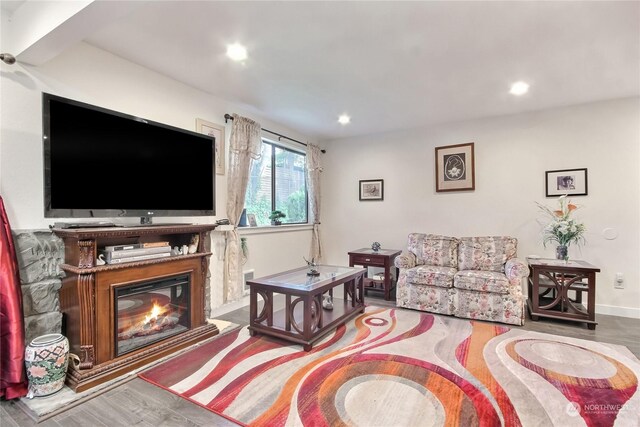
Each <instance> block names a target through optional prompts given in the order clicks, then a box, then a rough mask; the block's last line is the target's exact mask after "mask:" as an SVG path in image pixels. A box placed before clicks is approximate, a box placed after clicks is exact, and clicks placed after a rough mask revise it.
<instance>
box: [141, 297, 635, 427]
mask: <svg viewBox="0 0 640 427" xmlns="http://www.w3.org/2000/svg"><path fill="white" fill-rule="evenodd" d="M139 375H140V377H141V378H143V379H145V380H146V381H149V382H151V383H153V384H155V385H157V386H159V387H162V388H164V389H166V390H169V391H171V392H173V393H175V394H177V395H178V396H181V397H183V398H184V399H187V400H189V401H191V402H194V403H196V404H198V405H200V406H202V407H204V408H207V409H209V410H211V411H213V412H215V413H217V414H219V415H222V416H223V417H225V418H227V419H230V420H232V421H235V422H237V423H238V424H241V425H251V426H254V425H255V426H261V425H264V426H284V425H286V426H302V425H304V426H367V427H370V426H563V427H571V426H594V427H596V426H597V427H601V426H612V425H619V426H638V425H640V391H639V390H638V378H640V361H639V360H638V359H637V358H636V357H635V356H634V355H633V354H632V353H631V352H630V351H629V350H628V349H627V348H626V347H623V346H618V345H612V344H603V343H598V342H591V341H585V340H580V339H573V338H565V337H559V336H555V335H548V334H542V333H537V332H530V331H523V330H520V329H510V328H508V327H505V326H502V325H498V324H488V323H482V322H474V321H467V320H462V319H455V318H449V317H442V316H434V315H431V314H428V313H420V312H416V311H406V310H395V309H383V308H378V307H367V309H366V311H365V313H363V314H361V315H359V316H358V317H356V318H354V319H353V320H351V321H349V322H348V323H347V324H346V325H343V326H341V327H338V328H337V329H336V331H335V332H334V333H332V334H330V335H328V336H326V337H325V338H324V340H323V341H320V342H318V343H317V344H316V345H315V346H314V347H313V349H312V350H311V351H310V352H304V351H302V348H301V346H299V345H293V344H291V345H288V344H287V343H285V342H283V341H281V340H277V339H272V338H268V337H265V336H260V335H257V336H255V337H250V336H249V333H248V330H247V328H243V329H239V330H236V331H234V332H231V333H228V334H226V335H223V336H221V337H220V338H218V339H215V340H212V341H211V342H209V343H207V344H204V345H201V346H199V347H198V348H197V349H195V350H193V351H190V352H187V353H185V354H182V355H180V356H178V357H176V358H174V359H171V360H169V361H167V362H164V363H163V364H161V365H157V366H155V367H153V368H151V369H150V370H148V371H146V372H143V373H141V374H139Z"/></svg>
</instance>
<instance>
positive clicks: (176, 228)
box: [52, 224, 218, 392]
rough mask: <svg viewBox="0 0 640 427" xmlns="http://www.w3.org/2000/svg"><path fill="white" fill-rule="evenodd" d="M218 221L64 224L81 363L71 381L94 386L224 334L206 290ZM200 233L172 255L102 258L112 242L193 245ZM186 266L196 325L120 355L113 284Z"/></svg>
mask: <svg viewBox="0 0 640 427" xmlns="http://www.w3.org/2000/svg"><path fill="white" fill-rule="evenodd" d="M215 227H216V225H215V224H200V225H198V224H185V225H173V224H172V225H154V226H142V227H108V228H77V229H58V228H54V229H53V230H52V231H53V232H54V233H55V234H56V235H57V236H59V237H60V238H62V239H63V241H64V245H65V263H64V264H62V265H61V266H60V268H61V269H62V270H64V271H65V273H66V277H65V278H64V279H63V281H62V288H61V289H60V308H61V311H62V313H63V319H64V320H63V334H65V335H66V337H67V338H68V339H69V345H70V349H71V350H70V351H71V353H73V354H75V355H77V356H78V357H79V359H80V362H79V363H70V365H69V371H68V374H67V384H68V385H69V387H71V388H72V389H73V390H75V391H76V392H81V391H84V390H86V389H89V388H91V387H94V386H96V385H98V384H100V383H102V382H105V381H109V380H111V379H113V378H116V377H118V376H120V375H122V374H125V373H127V372H130V371H132V370H134V369H136V368H138V367H140V366H143V365H145V364H147V363H149V362H152V361H154V360H157V359H159V358H161V357H164V356H166V355H169V354H171V353H173V352H175V351H178V350H180V349H182V348H185V347H187V346H189V345H192V344H194V343H196V342H199V341H202V340H204V339H207V338H210V337H213V336H215V335H217V334H218V329H217V328H216V326H215V325H210V324H207V322H206V319H205V314H204V294H205V282H206V277H207V272H208V269H209V257H210V255H211V252H209V249H208V247H209V233H210V232H211V230H213V229H214V228H215ZM195 237H197V239H198V247H197V251H196V253H193V254H188V255H176V256H171V257H167V258H159V259H153V260H145V261H137V262H128V263H122V264H107V265H97V263H96V258H97V254H98V251H99V250H100V249H101V248H104V247H105V246H108V245H123V244H132V243H150V242H169V244H170V245H171V246H172V247H174V246H178V247H182V246H183V245H189V243H191V242H192V239H194V238H195ZM177 274H187V275H189V276H190V279H191V290H190V302H191V303H190V305H191V311H190V316H191V329H189V330H188V331H185V332H184V333H182V334H179V335H175V336H172V337H169V338H167V339H165V340H162V341H159V342H155V343H152V344H150V345H148V346H146V347H143V348H141V349H138V350H134V351H132V352H130V353H127V354H124V355H122V356H119V357H118V356H116V349H115V336H114V335H115V332H114V321H115V320H114V316H115V314H114V313H115V307H114V292H115V289H117V288H118V287H119V286H129V285H131V284H135V283H136V282H144V281H146V280H150V279H155V278H163V277H169V276H174V275H177Z"/></svg>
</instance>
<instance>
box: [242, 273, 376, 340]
mask: <svg viewBox="0 0 640 427" xmlns="http://www.w3.org/2000/svg"><path fill="white" fill-rule="evenodd" d="M317 270H318V272H319V273H320V275H318V276H308V275H307V272H308V271H309V269H308V268H307V267H302V268H298V269H295V270H290V271H286V272H284V273H278V274H274V275H272V276H267V277H262V278H259V279H253V280H247V285H249V289H250V305H249V312H250V313H249V332H250V334H251V335H252V336H253V335H255V334H256V333H261V334H265V335H271V336H274V337H278V338H281V339H283V340H287V341H291V342H294V343H298V344H302V345H303V347H304V350H305V351H309V350H311V347H312V344H313V343H314V342H315V341H317V340H318V339H320V338H322V336H324V335H325V334H327V333H328V332H330V331H332V330H333V329H335V328H336V327H337V326H339V325H341V324H342V323H344V322H345V321H346V320H347V319H349V318H351V317H353V316H355V315H357V314H358V313H362V312H364V308H365V306H364V287H363V286H364V275H365V272H366V269H364V268H351V267H337V266H331V265H320V266H318V267H317ZM342 284H344V298H343V299H342V300H333V310H325V309H323V308H322V295H323V294H324V293H327V294H328V295H330V296H331V298H332V299H333V289H334V288H335V287H336V286H338V285H342ZM274 293H278V294H283V295H284V296H285V306H284V309H283V310H279V311H277V312H275V313H274V310H273V294H274ZM258 295H260V296H261V297H262V300H263V304H262V309H261V310H260V312H258Z"/></svg>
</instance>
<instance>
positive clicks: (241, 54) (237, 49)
mask: <svg viewBox="0 0 640 427" xmlns="http://www.w3.org/2000/svg"><path fill="white" fill-rule="evenodd" d="M227 56H228V57H229V58H231V59H233V60H234V61H244V60H245V59H247V48H246V47H244V46H242V45H241V44H240V43H234V44H229V45H227Z"/></svg>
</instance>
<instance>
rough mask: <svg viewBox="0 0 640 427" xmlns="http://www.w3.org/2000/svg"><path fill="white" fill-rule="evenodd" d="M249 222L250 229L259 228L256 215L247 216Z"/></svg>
mask: <svg viewBox="0 0 640 427" xmlns="http://www.w3.org/2000/svg"><path fill="white" fill-rule="evenodd" d="M247 221H248V222H249V227H257V226H258V223H257V221H256V214H252V213H250V214H247Z"/></svg>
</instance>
